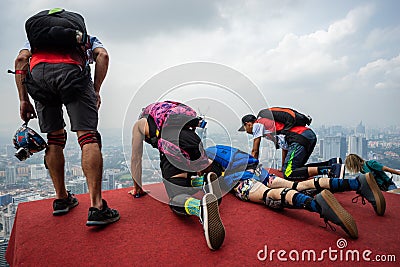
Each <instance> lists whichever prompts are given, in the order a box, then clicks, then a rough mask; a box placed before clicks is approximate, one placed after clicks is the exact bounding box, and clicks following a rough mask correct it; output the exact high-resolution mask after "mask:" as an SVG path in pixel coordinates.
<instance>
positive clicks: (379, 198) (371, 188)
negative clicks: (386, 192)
mask: <svg viewBox="0 0 400 267" xmlns="http://www.w3.org/2000/svg"><path fill="white" fill-rule="evenodd" d="M356 179H357V180H358V181H359V182H360V188H359V189H358V190H357V192H356V193H357V194H360V196H361V197H362V198H363V204H365V201H364V198H365V199H367V201H368V202H369V203H371V205H372V207H373V208H374V210H375V212H376V214H378V215H379V216H383V214H385V210H386V201H385V197H384V196H383V194H382V192H381V190H380V189H379V187H378V184H377V183H376V181H375V178H374V175H373V174H372V173H370V172H369V173H367V174H360V175H359V176H358V177H357V178H356ZM357 198H358V197H355V198H354V199H353V202H357V201H354V200H355V199H357Z"/></svg>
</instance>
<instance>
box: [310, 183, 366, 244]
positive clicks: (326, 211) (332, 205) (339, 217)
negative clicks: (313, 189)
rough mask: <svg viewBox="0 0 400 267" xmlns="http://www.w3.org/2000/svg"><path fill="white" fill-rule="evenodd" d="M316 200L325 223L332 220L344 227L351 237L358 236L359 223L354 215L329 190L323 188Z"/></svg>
mask: <svg viewBox="0 0 400 267" xmlns="http://www.w3.org/2000/svg"><path fill="white" fill-rule="evenodd" d="M315 201H316V202H317V203H318V205H319V206H320V208H321V212H320V216H321V217H322V218H324V221H325V223H328V221H331V222H333V223H334V224H336V225H339V226H340V227H342V229H343V230H344V231H345V232H346V233H347V234H348V235H349V236H350V237H351V238H353V239H357V238H358V230H357V225H356V222H355V221H354V219H353V217H352V216H351V215H350V213H348V212H347V211H346V210H345V209H344V208H343V207H342V206H341V205H340V204H339V202H338V201H337V200H336V198H335V197H334V196H333V194H332V193H331V192H330V191H329V190H323V191H322V192H321V193H319V194H318V195H316V196H315Z"/></svg>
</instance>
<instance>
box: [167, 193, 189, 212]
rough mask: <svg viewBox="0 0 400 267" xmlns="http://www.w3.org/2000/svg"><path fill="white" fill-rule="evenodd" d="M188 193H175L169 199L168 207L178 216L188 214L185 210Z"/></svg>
mask: <svg viewBox="0 0 400 267" xmlns="http://www.w3.org/2000/svg"><path fill="white" fill-rule="evenodd" d="M189 197H190V196H189V195H184V194H182V195H177V196H174V197H173V198H171V199H170V200H169V207H170V208H171V210H172V211H173V212H174V213H176V214H177V215H179V216H189V214H187V213H186V210H185V202H186V200H187V199H188V198H189Z"/></svg>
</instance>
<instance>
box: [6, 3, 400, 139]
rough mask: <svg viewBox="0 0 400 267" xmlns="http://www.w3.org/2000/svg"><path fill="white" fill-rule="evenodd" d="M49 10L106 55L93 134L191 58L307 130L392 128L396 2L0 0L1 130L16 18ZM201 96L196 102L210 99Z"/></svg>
mask: <svg viewBox="0 0 400 267" xmlns="http://www.w3.org/2000/svg"><path fill="white" fill-rule="evenodd" d="M53 7H63V8H65V9H67V10H72V11H76V12H79V13H81V14H82V15H83V16H84V17H85V20H86V25H87V28H88V32H89V34H92V35H96V36H98V37H99V38H100V39H101V40H102V42H103V43H104V44H105V46H106V48H107V50H108V51H109V54H110V69H109V73H108V75H107V78H106V80H105V82H104V85H103V87H102V91H101V95H102V101H103V102H102V107H101V109H100V128H122V127H123V126H122V124H123V121H124V116H125V111H126V110H127V108H128V106H129V105H130V101H131V99H132V97H133V96H134V94H135V92H136V91H137V90H138V89H139V88H140V86H141V85H143V84H144V83H145V82H146V81H147V80H148V79H150V78H151V77H152V76H153V75H156V74H157V73H160V72H161V71H163V70H166V69H168V68H170V67H173V66H177V65H179V64H182V63H189V62H196V61H201V62H214V63H218V64H222V65H226V66H227V67H229V68H232V69H234V70H236V71H237V72H240V73H242V74H243V75H245V76H246V77H248V78H249V79H250V80H251V81H252V82H253V83H254V84H255V85H256V86H257V87H258V88H259V89H260V91H261V92H262V94H263V95H264V96H265V99H266V101H267V103H266V106H267V105H269V106H291V107H294V108H296V109H298V110H299V111H303V112H304V113H308V114H310V115H311V116H312V117H313V124H315V125H322V124H325V125H338V124H341V125H346V126H355V125H357V124H358V123H359V122H360V121H361V120H362V121H363V122H364V124H365V125H366V126H367V127H383V126H389V125H399V122H400V117H399V113H400V108H399V107H400V106H399V102H400V101H399V100H400V16H399V10H400V2H398V1H395V0H394V1H368V0H367V1H365V0H363V1H357V0H354V1H347V0H346V1H342V0H339V1H317V0H315V1H314V0H309V1H307V0H306V1H289V0H287V1H285V0H276V1H204V0H203V1H189V0H181V1H161V0H159V1H151V0H150V1H131V0H130V1H127V0H124V1H98V0H97V1H91V0H86V1H81V0H70V1H54V0H41V1H40V0H39V1H22V0H21V1H11V0H2V1H0V22H1V23H0V24H1V25H2V27H0V35H1V42H0V53H1V55H0V66H1V72H0V77H1V78H0V79H1V83H0V109H1V114H2V116H1V117H2V119H1V121H0V127H1V132H3V133H4V132H6V133H7V132H10V133H11V134H12V133H13V132H14V131H15V130H16V128H17V127H18V125H19V124H20V119H19V101H18V98H17V90H16V87H15V83H14V77H13V76H12V75H8V74H6V71H7V69H13V66H14V59H15V57H16V56H17V54H18V51H19V48H20V47H21V46H22V45H23V43H24V41H25V39H26V34H25V31H24V23H25V20H26V19H27V18H28V17H29V16H31V15H33V14H35V13H37V12H39V11H41V10H43V9H49V8H53ZM168 89H170V88H166V90H168ZM204 91H205V92H207V95H204V96H202V98H207V97H209V98H210V99H213V98H215V97H217V96H214V95H212V91H210V90H204ZM188 92H190V90H188V91H187V92H186V93H188ZM148 93H149V95H150V96H151V97H150V98H154V99H158V98H159V97H160V95H151V93H152V92H148ZM157 94H158V93H157ZM199 97H200V96H199ZM244 97H246V98H248V99H249V98H251V95H246V96H244ZM228 99H229V98H228ZM210 103H213V102H212V101H210ZM141 105H142V104H141V103H140V104H138V107H137V109H138V110H140V108H141V107H142V106H141ZM208 108H210V107H208ZM230 108H232V107H230ZM227 116H228V115H227ZM236 124H237V125H235V127H234V128H238V126H239V125H240V122H239V121H238V122H237V123H236Z"/></svg>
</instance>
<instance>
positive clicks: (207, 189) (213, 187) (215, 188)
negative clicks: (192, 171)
mask: <svg viewBox="0 0 400 267" xmlns="http://www.w3.org/2000/svg"><path fill="white" fill-rule="evenodd" d="M203 191H204V193H205V194H207V193H211V194H213V195H215V196H216V197H217V199H218V205H219V204H221V202H222V191H221V187H220V186H219V181H218V176H217V175H216V174H215V173H213V172H209V173H207V174H205V175H204V183H203Z"/></svg>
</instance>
